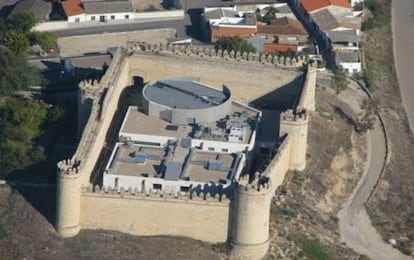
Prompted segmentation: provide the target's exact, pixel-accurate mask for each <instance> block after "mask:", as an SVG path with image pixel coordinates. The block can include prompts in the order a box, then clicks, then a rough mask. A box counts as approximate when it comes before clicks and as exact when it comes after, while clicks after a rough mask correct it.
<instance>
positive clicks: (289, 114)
mask: <svg viewBox="0 0 414 260" xmlns="http://www.w3.org/2000/svg"><path fill="white" fill-rule="evenodd" d="M306 119H307V112H306V110H304V109H301V110H299V111H293V110H292V109H289V110H286V111H284V112H282V113H280V120H281V121H291V122H295V121H306Z"/></svg>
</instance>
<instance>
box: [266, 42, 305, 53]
mask: <svg viewBox="0 0 414 260" xmlns="http://www.w3.org/2000/svg"><path fill="white" fill-rule="evenodd" d="M288 50H291V51H293V52H297V51H298V46H296V45H290V44H275V43H265V44H264V51H265V52H267V53H274V52H286V51H288Z"/></svg>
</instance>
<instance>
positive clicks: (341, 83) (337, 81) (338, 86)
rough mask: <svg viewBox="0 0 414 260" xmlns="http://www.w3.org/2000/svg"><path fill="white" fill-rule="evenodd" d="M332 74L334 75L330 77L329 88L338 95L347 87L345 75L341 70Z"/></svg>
mask: <svg viewBox="0 0 414 260" xmlns="http://www.w3.org/2000/svg"><path fill="white" fill-rule="evenodd" d="M333 73H334V74H333V75H332V77H331V87H332V88H333V89H334V90H335V93H336V94H337V95H338V94H339V93H341V92H342V91H343V90H345V89H346V88H347V87H348V79H347V76H346V73H345V72H344V71H343V70H341V69H337V70H335V71H334V72H333Z"/></svg>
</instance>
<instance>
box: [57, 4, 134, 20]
mask: <svg viewBox="0 0 414 260" xmlns="http://www.w3.org/2000/svg"><path fill="white" fill-rule="evenodd" d="M62 7H63V10H64V12H65V14H66V16H67V19H68V23H79V22H97V23H104V22H110V21H119V20H128V19H132V18H133V15H134V7H133V6H132V3H131V2H130V1H129V0H118V1H90V0H87V1H81V0H66V1H63V2H62Z"/></svg>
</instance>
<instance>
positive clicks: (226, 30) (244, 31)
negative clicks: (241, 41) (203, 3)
mask: <svg viewBox="0 0 414 260" xmlns="http://www.w3.org/2000/svg"><path fill="white" fill-rule="evenodd" d="M254 33H256V28H243V27H240V26H231V27H223V26H220V27H213V26H211V40H212V41H214V40H216V39H217V38H218V37H220V36H229V37H231V36H240V37H250V36H251V35H253V34H254Z"/></svg>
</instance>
